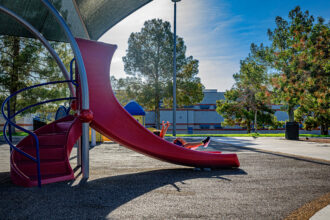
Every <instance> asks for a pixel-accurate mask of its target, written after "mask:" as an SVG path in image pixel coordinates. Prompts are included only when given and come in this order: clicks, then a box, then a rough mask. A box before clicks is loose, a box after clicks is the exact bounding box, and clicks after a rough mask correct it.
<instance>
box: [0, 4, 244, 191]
mask: <svg viewBox="0 0 330 220" xmlns="http://www.w3.org/2000/svg"><path fill="white" fill-rule="evenodd" d="M127 1H128V2H133V1H129V0H127ZM147 2H149V1H141V2H140V3H139V4H137V3H135V4H137V5H136V7H135V8H134V10H136V9H137V8H139V7H141V6H142V5H144V4H146V3H147ZM42 3H43V4H44V6H45V7H47V8H48V10H49V11H50V12H51V13H52V14H53V15H54V17H55V18H56V20H57V22H58V23H59V24H60V26H61V27H62V29H63V31H64V33H65V35H66V37H67V39H68V41H69V42H70V44H71V47H72V50H73V52H74V55H75V61H76V77H75V80H74V77H73V75H74V74H73V73H72V71H71V73H70V74H69V73H68V72H67V70H66V69H65V67H64V65H63V63H62V62H61V60H60V59H59V57H58V55H57V54H56V52H55V51H54V50H53V49H52V48H51V46H50V45H49V43H48V41H47V40H46V39H45V38H44V37H43V35H41V34H40V33H39V32H38V31H37V30H36V29H35V28H34V27H33V26H32V25H30V24H29V23H27V22H26V21H25V20H24V19H22V18H20V17H19V16H18V15H17V14H15V13H14V12H12V11H10V10H8V9H6V8H4V7H2V6H0V11H1V12H4V13H6V14H7V15H9V16H11V17H12V18H14V19H15V20H16V21H18V22H19V23H21V24H22V25H23V26H25V27H26V28H27V29H28V30H29V31H30V32H31V33H32V34H33V35H34V37H36V38H38V39H39V40H40V41H41V42H42V43H43V44H44V45H45V47H46V48H47V49H48V50H49V51H50V53H51V54H52V55H53V57H54V58H55V60H56V62H57V63H58V65H59V66H60V69H61V70H62V72H63V74H64V76H65V78H66V80H64V81H56V82H48V83H43V84H39V85H35V86H32V87H30V88H35V87H38V86H44V85H49V84H56V83H68V86H69V88H70V91H71V97H68V98H59V99H55V100H47V101H44V102H41V103H37V104H34V105H31V106H28V107H25V108H23V109H21V110H19V111H17V112H16V113H15V114H14V115H10V114H9V112H10V111H9V110H10V105H9V100H10V98H11V97H12V96H14V95H17V94H19V93H20V92H22V91H25V90H27V89H30V88H26V89H22V90H20V91H17V92H16V93H14V94H12V95H11V96H9V97H8V98H7V99H6V100H5V101H4V103H3V104H2V108H1V110H2V114H3V116H4V118H5V119H6V123H5V126H4V138H5V140H6V141H7V142H8V144H9V145H10V147H11V156H10V161H11V170H10V173H11V179H12V181H13V182H14V183H15V184H17V185H21V186H26V187H30V186H37V185H38V186H41V185H42V184H48V183H53V182H59V181H64V180H70V179H73V178H74V173H73V170H72V168H71V166H70V162H69V157H70V153H71V151H72V149H73V146H74V144H75V143H76V142H77V141H78V140H79V139H81V141H80V143H81V145H80V146H79V147H78V165H81V168H82V173H83V178H85V179H87V178H88V177H89V140H88V136H89V126H90V127H92V128H93V129H95V130H96V131H98V132H100V133H101V134H102V135H104V136H106V137H108V138H110V139H111V140H114V141H116V142H118V143H120V144H121V145H123V146H125V147H127V148H130V149H132V150H135V151H137V152H139V153H142V154H145V155H148V156H151V157H153V158H156V159H159V160H163V161H167V162H171V163H174V164H180V165H186V166H192V167H208V168H221V167H238V166H239V161H238V158H237V155H236V154H222V153H219V152H215V153H212V152H209V151H208V152H199V151H193V150H188V149H185V148H183V147H179V146H177V145H175V144H172V143H170V142H168V141H166V140H164V139H162V138H160V137H158V136H156V135H154V134H153V133H152V132H150V131H149V130H147V129H146V128H144V127H143V125H141V124H140V123H139V122H137V120H136V119H135V118H133V117H132V116H131V115H130V114H129V113H128V112H127V111H126V110H125V109H124V108H123V107H122V106H121V105H120V104H119V102H118V101H117V99H116V98H115V95H114V94H113V91H112V88H111V84H110V76H109V72H110V63H111V59H112V56H113V54H114V52H115V50H116V48H117V47H116V46H115V45H110V44H105V43H100V42H96V41H92V40H86V39H80V38H75V36H74V35H73V34H72V33H71V30H70V28H69V27H68V25H67V24H66V22H65V20H64V19H63V17H62V16H61V15H60V14H59V12H58V11H57V10H56V9H55V8H54V7H53V5H52V4H51V3H50V2H49V1H48V0H42ZM123 4H124V3H123ZM134 10H130V11H128V12H126V16H127V15H128V14H130V13H131V12H132V11H134ZM78 70H79V71H78ZM59 100H73V101H72V109H74V110H75V111H76V114H75V115H74V116H73V115H68V116H66V117H64V118H61V119H59V120H56V121H54V122H52V123H50V124H48V125H46V126H43V127H41V128H40V129H38V130H36V131H35V132H30V131H28V130H26V129H23V128H21V127H19V126H18V125H16V124H14V123H13V122H12V121H11V119H12V118H14V117H15V116H16V115H18V114H19V113H21V112H23V111H25V110H26V109H28V108H30V107H33V106H36V105H40V104H45V103H48V102H52V101H59ZM5 108H7V109H6V110H7V113H6V111H5ZM105 110H106V111H105ZM10 126H14V127H16V128H17V129H21V130H23V131H24V132H27V133H28V134H29V136H27V137H26V138H24V139H23V140H22V141H21V142H19V143H18V144H17V146H14V145H13V144H12V140H11V134H10V130H11V129H10ZM7 127H9V129H8V131H9V132H8V136H7V134H6V128H7Z"/></svg>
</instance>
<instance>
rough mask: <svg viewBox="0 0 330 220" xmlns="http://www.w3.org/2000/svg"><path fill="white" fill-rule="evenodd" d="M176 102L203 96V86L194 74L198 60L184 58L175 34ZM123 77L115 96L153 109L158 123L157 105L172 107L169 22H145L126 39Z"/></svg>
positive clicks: (190, 100) (181, 45)
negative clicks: (126, 47)
mask: <svg viewBox="0 0 330 220" xmlns="http://www.w3.org/2000/svg"><path fill="white" fill-rule="evenodd" d="M176 48H177V51H176V53H177V61H176V62H177V105H178V106H184V105H191V104H195V103H198V102H200V101H201V100H202V98H203V92H202V91H203V85H202V84H201V81H200V78H198V77H197V74H198V60H195V59H194V58H193V57H192V56H189V57H186V55H185V54H186V46H185V44H184V41H183V39H182V38H180V37H177V47H176ZM123 61H124V64H125V72H126V74H128V75H129V77H127V78H126V79H119V80H117V85H118V86H119V88H118V89H119V90H120V91H118V92H117V93H116V95H117V98H118V99H119V100H120V101H121V102H122V103H125V102H127V101H128V99H135V100H136V101H137V102H138V103H139V104H140V105H142V106H143V107H144V108H146V109H150V110H155V113H156V125H157V127H158V126H159V107H160V106H159V105H160V101H162V102H163V105H164V106H165V107H172V103H173V101H172V100H173V97H172V96H173V95H172V88H173V83H172V77H173V75H172V74H173V33H172V32H171V26H170V23H169V22H167V21H165V22H164V21H162V20H161V19H153V20H149V21H146V22H145V23H144V27H143V28H142V29H141V31H140V32H138V33H132V34H131V35H130V37H129V39H128V50H127V54H126V56H125V57H123Z"/></svg>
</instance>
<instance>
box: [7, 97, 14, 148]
mask: <svg viewBox="0 0 330 220" xmlns="http://www.w3.org/2000/svg"><path fill="white" fill-rule="evenodd" d="M7 115H8V119H9V121H10V119H11V116H10V100H8V102H7ZM8 136H9V140H10V142H13V137H12V133H11V124H10V123H8ZM11 150H12V149H11V148H10V151H11Z"/></svg>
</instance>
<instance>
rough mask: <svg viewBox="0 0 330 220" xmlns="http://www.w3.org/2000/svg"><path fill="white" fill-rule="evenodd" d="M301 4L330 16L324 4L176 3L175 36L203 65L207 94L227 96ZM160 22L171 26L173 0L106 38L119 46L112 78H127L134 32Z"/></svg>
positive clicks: (149, 8)
mask: <svg viewBox="0 0 330 220" xmlns="http://www.w3.org/2000/svg"><path fill="white" fill-rule="evenodd" d="M297 5H299V6H300V7H301V9H302V10H303V11H305V10H308V11H309V12H310V14H312V15H313V16H314V17H318V16H322V17H323V18H325V19H326V20H327V21H329V17H330V1H329V0H328V1H326V0H314V1H311V0H300V1H299V0H286V1H283V0H277V1H276V0H269V1H265V0H264V1H261V0H260V1H259V0H231V1H230V0H182V1H181V2H179V3H178V4H177V34H178V35H179V36H180V37H183V39H184V41H185V43H186V45H187V53H186V55H187V56H189V55H192V56H193V57H194V58H195V59H198V60H199V77H200V78H201V80H202V83H203V84H204V86H205V87H206V88H207V89H218V91H225V90H226V89H230V88H231V86H232V85H233V83H234V80H233V78H232V75H233V74H234V73H236V72H238V71H239V61H240V60H241V59H244V58H245V57H246V56H247V55H248V53H249V48H250V44H251V43H257V44H260V43H264V44H266V45H268V44H269V41H268V37H267V30H268V29H269V28H270V29H274V27H275V22H274V21H275V17H276V16H281V17H284V18H287V16H288V13H289V11H290V10H292V9H293V8H295V6H297ZM153 18H161V19H163V20H167V21H169V22H171V24H173V3H172V2H171V0H154V1H152V2H151V3H149V4H147V5H146V6H144V7H142V8H141V9H139V10H138V11H136V12H134V13H133V14H131V15H130V16H129V17H127V18H125V19H124V20H122V21H121V22H120V23H118V24H117V25H116V26H115V27H113V28H112V29H111V30H109V31H108V32H107V33H105V34H104V35H103V36H102V37H101V39H100V41H103V42H107V43H111V44H117V45H118V49H117V52H116V53H115V56H114V58H113V60H112V65H111V74H112V75H114V76H116V77H117V78H119V77H126V75H125V72H124V67H123V63H122V57H123V56H125V54H126V50H127V40H128V37H129V35H130V33H131V32H138V31H140V30H141V28H142V27H143V23H144V21H146V20H150V19H153Z"/></svg>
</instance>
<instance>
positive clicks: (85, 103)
mask: <svg viewBox="0 0 330 220" xmlns="http://www.w3.org/2000/svg"><path fill="white" fill-rule="evenodd" d="M41 2H42V3H43V4H44V5H45V6H46V7H47V8H48V9H49V11H50V12H51V13H52V14H53V15H54V17H55V19H56V21H57V22H58V24H59V25H60V26H61V27H62V29H63V31H64V34H65V35H66V37H67V39H68V41H69V43H70V45H71V48H72V50H73V53H74V56H75V59H76V62H77V65H78V70H79V75H80V87H81V98H82V100H81V102H82V103H81V104H82V106H81V108H82V109H83V110H88V109H89V94H88V82H87V74H86V69H85V65H84V61H83V58H82V55H81V53H80V49H79V47H78V44H77V42H76V40H75V39H74V36H73V34H72V33H71V31H70V28H69V26H68V25H67V24H66V22H65V20H64V19H63V17H62V16H61V15H60V14H59V12H58V11H57V10H56V8H54V6H53V5H52V4H51V3H50V2H49V0H41ZM88 127H89V124H88V123H83V124H82V150H81V153H82V157H81V159H82V164H81V166H82V171H83V178H85V179H87V178H88V177H89V140H88V137H89V133H88Z"/></svg>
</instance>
